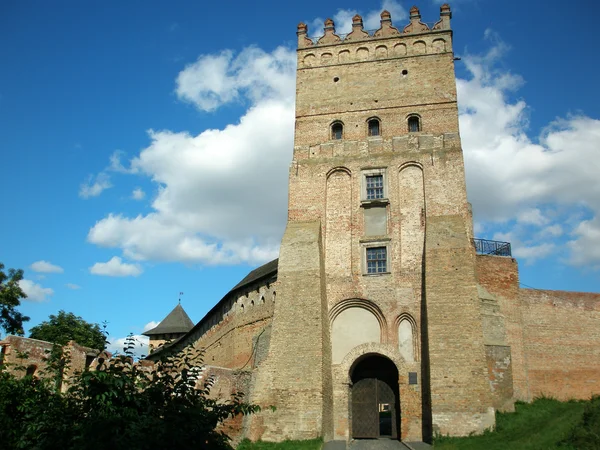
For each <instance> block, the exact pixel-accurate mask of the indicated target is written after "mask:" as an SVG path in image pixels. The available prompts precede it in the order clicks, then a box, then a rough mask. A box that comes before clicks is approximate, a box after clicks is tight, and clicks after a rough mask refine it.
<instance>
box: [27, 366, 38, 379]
mask: <svg viewBox="0 0 600 450" xmlns="http://www.w3.org/2000/svg"><path fill="white" fill-rule="evenodd" d="M36 370H37V366H36V365H35V364H31V365H30V366H29V367H27V372H25V376H26V377H32V376H33V375H35V371H36Z"/></svg>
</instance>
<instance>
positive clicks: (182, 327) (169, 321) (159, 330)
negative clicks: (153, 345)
mask: <svg viewBox="0 0 600 450" xmlns="http://www.w3.org/2000/svg"><path fill="white" fill-rule="evenodd" d="M192 328H194V322H192V319H190V317H189V316H188V315H187V313H186V312H185V311H184V310H183V308H182V307H181V305H180V304H178V305H177V306H176V307H175V308H173V311H171V312H170V313H169V315H168V316H167V317H165V318H164V319H163V321H162V322H161V323H159V324H158V325H157V326H156V327H154V328H152V329H151V330H148V331H146V332H144V333H142V334H143V335H144V336H153V335H156V334H173V333H187V332H188V331H190V330H191V329H192Z"/></svg>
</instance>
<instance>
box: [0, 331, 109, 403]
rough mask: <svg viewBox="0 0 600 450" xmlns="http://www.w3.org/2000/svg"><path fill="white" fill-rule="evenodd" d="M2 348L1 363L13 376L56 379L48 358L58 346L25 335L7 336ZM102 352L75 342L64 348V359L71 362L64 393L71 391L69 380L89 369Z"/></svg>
mask: <svg viewBox="0 0 600 450" xmlns="http://www.w3.org/2000/svg"><path fill="white" fill-rule="evenodd" d="M0 346H1V347H2V359H1V363H2V364H3V365H5V366H6V368H7V370H8V371H9V372H10V373H13V374H14V375H16V376H24V375H26V374H28V375H32V376H35V377H40V378H47V377H52V376H53V374H52V373H50V372H49V371H48V358H49V357H50V352H51V351H52V348H53V347H54V344H52V343H51V342H46V341H40V340H38V339H31V338H25V337H21V336H7V337H6V338H5V339H4V340H3V341H0ZM98 353H99V351H98V350H94V349H92V348H88V347H83V346H81V345H79V344H77V343H76V342H75V341H70V342H69V343H68V344H67V345H65V346H64V347H63V357H64V358H65V359H66V360H67V361H68V364H67V366H66V368H65V370H64V371H63V376H62V379H63V382H62V384H61V390H62V391H63V392H64V391H66V390H67V389H68V388H69V379H70V378H71V377H72V376H73V375H75V374H76V373H80V372H82V371H84V370H85V369H87V367H88V366H89V364H90V363H91V362H92V360H93V359H94V356H95V355H97V354H98Z"/></svg>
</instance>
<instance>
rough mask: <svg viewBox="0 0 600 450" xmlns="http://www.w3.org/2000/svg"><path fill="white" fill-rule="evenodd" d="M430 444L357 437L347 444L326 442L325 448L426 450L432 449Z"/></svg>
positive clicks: (343, 449) (348, 449) (336, 449)
mask: <svg viewBox="0 0 600 450" xmlns="http://www.w3.org/2000/svg"><path fill="white" fill-rule="evenodd" d="M431 448H432V447H431V446H430V445H429V444H425V443H423V442H409V443H408V445H405V444H404V443H402V442H398V441H394V440H391V439H356V440H353V441H350V442H348V443H347V444H346V442H344V441H331V442H327V443H325V446H324V448H323V450H426V449H431Z"/></svg>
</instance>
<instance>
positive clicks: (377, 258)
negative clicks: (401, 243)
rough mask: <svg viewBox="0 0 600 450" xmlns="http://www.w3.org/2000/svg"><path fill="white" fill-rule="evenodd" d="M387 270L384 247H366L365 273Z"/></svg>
mask: <svg viewBox="0 0 600 450" xmlns="http://www.w3.org/2000/svg"><path fill="white" fill-rule="evenodd" d="M385 272H387V249H386V247H371V248H367V273H385Z"/></svg>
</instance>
